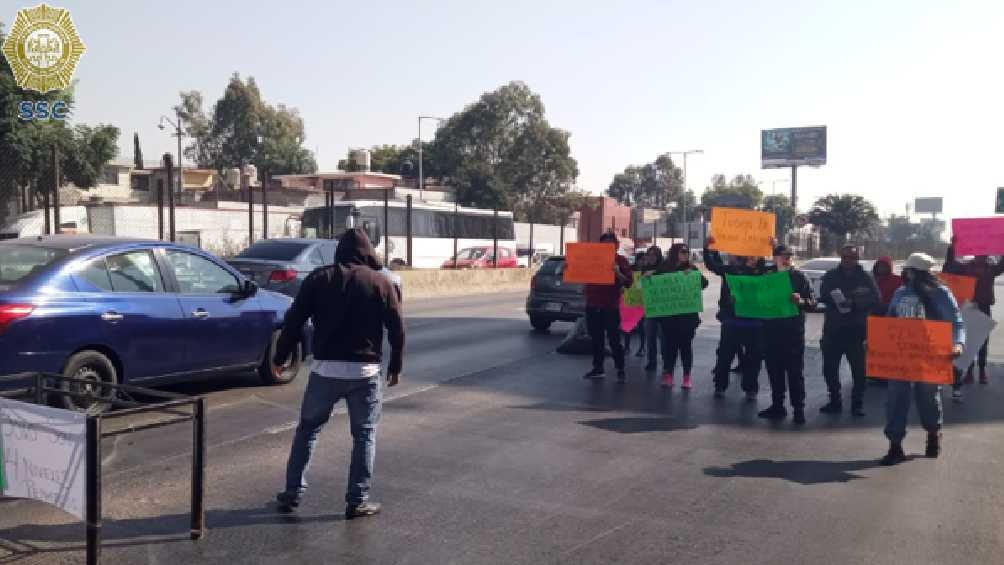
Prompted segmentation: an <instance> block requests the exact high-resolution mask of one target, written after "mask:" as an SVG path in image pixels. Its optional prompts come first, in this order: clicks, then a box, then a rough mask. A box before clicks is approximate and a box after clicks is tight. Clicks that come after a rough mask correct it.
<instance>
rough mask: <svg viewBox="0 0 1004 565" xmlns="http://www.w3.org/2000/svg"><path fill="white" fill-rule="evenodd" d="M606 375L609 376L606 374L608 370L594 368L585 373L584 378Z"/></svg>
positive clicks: (599, 377)
mask: <svg viewBox="0 0 1004 565" xmlns="http://www.w3.org/2000/svg"><path fill="white" fill-rule="evenodd" d="M606 376H607V374H606V372H604V371H603V369H593V370H592V371H589V372H588V373H586V374H585V375H583V376H582V378H584V379H602V378H604V377H606Z"/></svg>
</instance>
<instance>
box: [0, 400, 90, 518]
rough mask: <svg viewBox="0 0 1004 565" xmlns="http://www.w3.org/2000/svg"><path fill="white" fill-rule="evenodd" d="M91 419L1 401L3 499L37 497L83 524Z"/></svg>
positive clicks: (52, 409)
mask: <svg viewBox="0 0 1004 565" xmlns="http://www.w3.org/2000/svg"><path fill="white" fill-rule="evenodd" d="M86 423H87V417H86V416H85V415H84V414H81V413H79V412H73V411H70V410H61V409H58V408H50V407H48V406H40V405H38V404H30V403H27V402H19V401H16V400H8V399H5V398H0V443H2V446H3V458H2V465H3V467H2V473H3V484H2V488H3V496H9V497H14V498H34V499H36V500H41V501H43V502H48V503H49V504H53V505H55V506H58V507H59V508H62V509H63V510H65V511H67V512H69V513H70V514H73V515H74V516H76V517H77V518H80V519H81V520H83V519H84V508H85V501H86V492H85V488H86V487H85V477H86V469H87V424H86Z"/></svg>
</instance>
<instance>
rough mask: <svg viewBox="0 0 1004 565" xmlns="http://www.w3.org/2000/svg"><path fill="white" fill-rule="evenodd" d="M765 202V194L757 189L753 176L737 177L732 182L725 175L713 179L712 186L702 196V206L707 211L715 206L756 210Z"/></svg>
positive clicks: (715, 176)
mask: <svg viewBox="0 0 1004 565" xmlns="http://www.w3.org/2000/svg"><path fill="white" fill-rule="evenodd" d="M762 200H763V192H761V191H760V189H759V188H758V187H757V184H756V180H755V179H754V178H753V176H752V175H736V176H735V177H733V178H732V180H728V179H726V177H725V175H721V174H718V175H714V176H713V177H711V186H709V187H708V188H707V190H705V192H704V194H702V195H701V205H702V206H703V207H705V208H707V209H710V208H712V207H714V206H724V207H727V208H748V209H750V210H753V209H756V208H758V207H759V206H760V204H761V202H762Z"/></svg>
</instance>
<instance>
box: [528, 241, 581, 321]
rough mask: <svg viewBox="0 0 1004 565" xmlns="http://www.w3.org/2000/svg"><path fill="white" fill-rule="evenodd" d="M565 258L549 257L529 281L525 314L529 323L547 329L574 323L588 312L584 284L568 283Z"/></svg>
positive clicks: (558, 256)
mask: <svg viewBox="0 0 1004 565" xmlns="http://www.w3.org/2000/svg"><path fill="white" fill-rule="evenodd" d="M564 274H565V258H564V257H562V256H560V255H556V256H552V257H548V258H547V260H546V261H544V264H543V265H541V266H540V270H539V271H537V274H535V275H534V276H533V278H532V279H531V281H530V294H529V296H527V297H526V313H527V315H528V316H530V325H531V326H533V328H534V329H536V330H540V331H544V330H547V329H548V328H550V327H551V324H553V323H554V322H559V321H561V322H574V321H576V320H578V319H579V318H580V317H582V316H583V315H585V312H586V298H585V296H584V295H583V293H582V285H580V284H571V283H566V282H565V281H564V280H563V279H564Z"/></svg>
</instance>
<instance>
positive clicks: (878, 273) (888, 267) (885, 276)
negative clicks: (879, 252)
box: [872, 257, 903, 316]
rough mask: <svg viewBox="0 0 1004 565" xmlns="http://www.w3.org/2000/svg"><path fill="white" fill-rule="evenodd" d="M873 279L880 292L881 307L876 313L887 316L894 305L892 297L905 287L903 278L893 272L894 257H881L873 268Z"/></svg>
mask: <svg viewBox="0 0 1004 565" xmlns="http://www.w3.org/2000/svg"><path fill="white" fill-rule="evenodd" d="M872 278H873V279H875V285H876V286H878V290H879V305H878V307H876V309H875V312H874V313H875V314H876V315H878V316H885V315H886V313H887V312H888V311H889V304H891V303H892V295H893V294H895V293H896V291H897V290H899V287H901V286H903V277H901V276H899V275H897V274H895V273H893V272H892V257H879V258H878V260H877V261H875V265H873V266H872Z"/></svg>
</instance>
